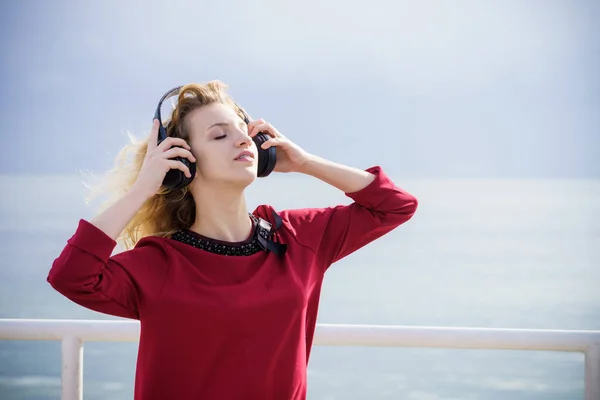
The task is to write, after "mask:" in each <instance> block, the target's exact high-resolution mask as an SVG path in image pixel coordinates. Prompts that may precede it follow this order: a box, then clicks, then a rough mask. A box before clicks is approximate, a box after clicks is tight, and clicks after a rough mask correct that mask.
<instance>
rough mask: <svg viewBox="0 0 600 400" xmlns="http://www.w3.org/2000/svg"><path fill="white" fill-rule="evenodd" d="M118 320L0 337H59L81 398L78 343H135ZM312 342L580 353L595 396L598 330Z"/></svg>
mask: <svg viewBox="0 0 600 400" xmlns="http://www.w3.org/2000/svg"><path fill="white" fill-rule="evenodd" d="M139 333H140V325H139V322H137V321H121V320H110V321H107V320H55V319H0V340H60V341H62V397H61V399H62V400H81V399H82V397H83V342H84V341H95V342H136V341H138V339H139ZM314 344H316V345H327V346H377V347H429V348H447V349H500V350H540V351H569V352H580V353H584V354H585V400H600V331H568V330H531V329H493V328H449V327H412V326H373V325H330V324H318V325H317V329H316V332H315V340H314Z"/></svg>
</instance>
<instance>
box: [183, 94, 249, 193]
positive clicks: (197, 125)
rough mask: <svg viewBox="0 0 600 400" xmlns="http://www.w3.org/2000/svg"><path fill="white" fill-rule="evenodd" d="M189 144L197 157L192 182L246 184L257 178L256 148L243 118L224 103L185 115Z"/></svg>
mask: <svg viewBox="0 0 600 400" xmlns="http://www.w3.org/2000/svg"><path fill="white" fill-rule="evenodd" d="M186 124H187V128H188V132H189V139H188V141H189V144H190V147H191V148H192V153H193V154H194V157H196V160H197V161H196V166H197V170H198V175H197V177H196V179H195V181H194V183H196V182H197V181H202V182H203V183H211V182H213V183H225V184H231V185H235V186H240V187H246V186H248V185H249V184H250V183H252V182H253V181H254V179H256V170H257V165H258V160H257V158H258V151H257V149H256V145H255V144H254V141H253V140H252V138H251V137H250V136H248V129H247V126H246V123H245V122H244V120H242V119H241V118H240V117H239V116H238V114H237V113H236V112H235V110H234V109H233V108H232V107H231V106H229V105H226V104H221V103H213V104H209V105H206V106H203V107H201V108H198V109H196V110H193V111H192V112H190V113H189V114H188V115H187V117H186Z"/></svg>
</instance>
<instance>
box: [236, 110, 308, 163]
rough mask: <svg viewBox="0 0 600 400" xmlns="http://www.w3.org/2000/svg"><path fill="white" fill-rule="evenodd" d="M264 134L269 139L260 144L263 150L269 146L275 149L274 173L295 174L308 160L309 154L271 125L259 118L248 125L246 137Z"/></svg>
mask: <svg viewBox="0 0 600 400" xmlns="http://www.w3.org/2000/svg"><path fill="white" fill-rule="evenodd" d="M260 132H262V133H265V134H267V135H269V136H271V138H270V139H269V140H267V141H266V142H264V143H263V144H262V148H263V149H268V148H269V147H271V146H275V147H277V163H276V164H275V169H274V171H276V172H296V171H298V170H299V169H300V168H301V167H302V166H303V165H304V163H306V161H307V160H308V157H309V154H308V153H307V152H306V151H304V150H303V149H302V148H301V147H300V146H298V145H297V144H295V143H293V142H292V141H290V140H289V139H288V138H286V137H285V136H283V135H282V134H281V133H280V132H279V131H278V130H277V129H275V128H274V127H273V125H271V124H269V123H268V122H266V121H265V120H264V119H262V118H259V119H256V120H254V121H251V122H250V123H249V124H248V135H250V137H254V136H256V135H257V134H258V133H260Z"/></svg>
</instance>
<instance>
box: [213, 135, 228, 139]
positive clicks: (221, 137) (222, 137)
mask: <svg viewBox="0 0 600 400" xmlns="http://www.w3.org/2000/svg"><path fill="white" fill-rule="evenodd" d="M226 136H227V135H221V136H217V137H216V138H215V140H221V139H225V137H226Z"/></svg>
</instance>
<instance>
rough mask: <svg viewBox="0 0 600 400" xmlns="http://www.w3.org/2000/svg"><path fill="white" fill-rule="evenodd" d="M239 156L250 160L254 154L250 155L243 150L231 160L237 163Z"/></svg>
mask: <svg viewBox="0 0 600 400" xmlns="http://www.w3.org/2000/svg"><path fill="white" fill-rule="evenodd" d="M241 156H248V157H250V158H252V159H254V154H252V152H251V151H248V150H245V151H242V152H241V153H240V154H238V155H237V156H235V158H234V159H233V160H234V161H237V159H238V158H240V157H241Z"/></svg>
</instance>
